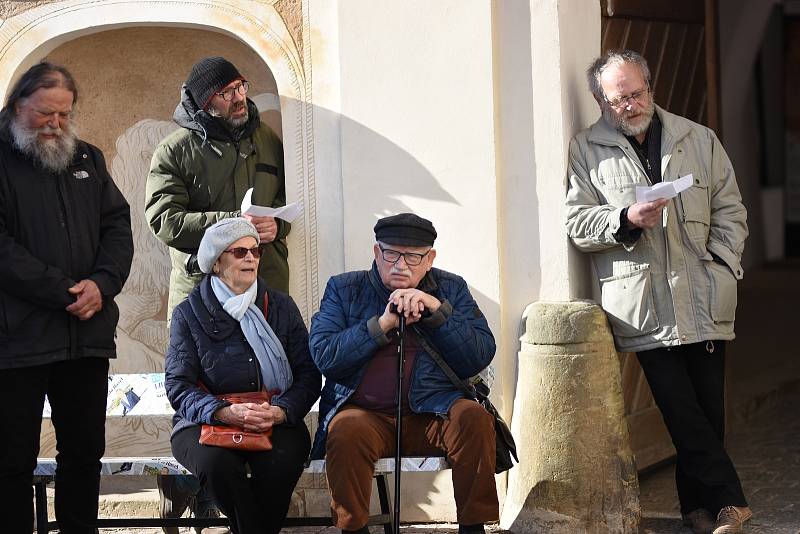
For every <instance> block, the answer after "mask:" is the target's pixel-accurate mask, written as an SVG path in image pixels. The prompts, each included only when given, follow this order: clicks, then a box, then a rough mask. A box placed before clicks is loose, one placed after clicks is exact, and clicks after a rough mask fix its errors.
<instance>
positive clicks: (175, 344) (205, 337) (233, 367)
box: [164, 276, 322, 435]
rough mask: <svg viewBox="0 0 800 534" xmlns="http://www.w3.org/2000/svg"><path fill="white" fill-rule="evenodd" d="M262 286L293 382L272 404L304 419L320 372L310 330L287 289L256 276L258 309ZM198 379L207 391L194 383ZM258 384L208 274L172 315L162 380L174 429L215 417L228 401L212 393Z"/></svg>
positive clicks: (249, 354)
mask: <svg viewBox="0 0 800 534" xmlns="http://www.w3.org/2000/svg"><path fill="white" fill-rule="evenodd" d="M265 292H267V293H268V296H269V305H268V307H267V323H269V325H270V327H272V330H273V331H274V332H275V335H276V336H277V337H278V339H279V340H280V342H281V345H283V349H284V350H285V351H286V356H287V358H288V359H289V365H290V366H291V368H292V375H293V377H294V379H293V384H292V387H291V388H289V390H288V391H286V392H285V393H284V394H283V395H281V397H280V398H279V399H276V400H275V401H274V404H275V405H276V406H280V407H282V408H283V409H284V410H286V424H297V423H298V422H300V423H302V420H303V417H305V415H306V414H307V413H308V412H309V410H311V406H312V405H313V404H314V402H316V400H317V399H318V398H319V392H320V388H321V387H322V377H321V375H320V372H319V370H317V366H316V365H314V361H313V360H312V359H311V356H310V355H309V352H308V331H307V330H306V326H305V324H304V323H303V318H302V317H301V315H300V310H298V309H297V305H295V303H294V301H293V300H292V298H291V297H290V296H289V295H287V294H286V293H281V292H280V291H275V290H271V289H270V290H267V287H266V285H265V283H264V281H263V280H262V279H260V278H259V279H258V297H257V298H256V306H258V308H259V309H261V310H263V309H264V293H265ZM200 381H202V383H203V384H204V385H205V386H206V387H207V388H208V390H209V391H210V393H208V392H206V391H203V390H202V389H200V387H198V382H200ZM260 385H261V373H260V369H259V365H258V360H257V359H256V355H255V353H254V352H253V349H252V348H251V347H250V345H249V344H248V343H247V340H246V339H245V337H244V333H243V332H242V329H241V327H240V325H239V322H238V321H237V320H236V319H234V318H233V317H231V316H230V315H228V313H227V312H226V311H225V310H224V309H223V308H222V305H221V304H220V302H219V300H218V299H217V297H216V295H214V290H213V289H212V288H211V277H210V276H206V277H205V278H203V280H202V282H200V285H198V286H197V287H196V288H194V290H193V291H192V292H191V293H190V294H189V297H188V298H187V299H186V300H185V301H183V302H182V303H181V304H179V305H178V307H177V308H175V312H174V313H173V315H172V323H171V325H170V335H169V348H168V349H167V361H166V372H165V381H164V386H165V388H166V390H167V397H168V398H169V402H170V403H171V404H172V407H173V408H174V409H175V417H174V419H173V425H174V426H173V435H174V434H175V432H177V431H179V430H181V429H183V428H186V427H187V426H192V425H197V424H202V423H206V424H210V423H213V422H214V421H213V420H212V416H213V415H214V412H215V411H217V410H218V409H219V408H221V407H223V406H225V405H226V403H225V402H223V401H220V400H219V399H217V398H216V397H214V395H221V394H223V393H241V392H245V391H258V390H259V389H260Z"/></svg>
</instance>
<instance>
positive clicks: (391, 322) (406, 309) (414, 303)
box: [378, 288, 442, 333]
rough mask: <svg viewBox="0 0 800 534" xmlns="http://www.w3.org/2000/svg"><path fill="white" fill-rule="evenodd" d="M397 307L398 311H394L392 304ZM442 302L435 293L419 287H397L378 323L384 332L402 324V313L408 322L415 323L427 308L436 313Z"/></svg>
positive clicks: (408, 323)
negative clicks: (429, 292)
mask: <svg viewBox="0 0 800 534" xmlns="http://www.w3.org/2000/svg"><path fill="white" fill-rule="evenodd" d="M393 304H394V305H395V306H396V307H397V313H395V312H394V311H392V305H393ZM441 305H442V303H441V302H439V299H437V298H436V297H434V296H433V295H429V294H428V293H425V292H424V291H420V290H419V289H413V288H410V289H395V290H394V291H393V292H392V294H391V295H389V302H387V303H386V308H385V309H384V310H383V315H381V316H380V317H379V318H378V324H379V325H380V327H381V330H383V332H384V333H386V332H388V331H390V330H392V329H393V328H397V327H398V326H400V314H402V315H403V316H404V317H405V318H406V324H407V325H410V324H414V323H416V322H417V321H419V320H420V319H422V314H423V313H424V312H425V311H426V310H427V311H428V312H430V313H434V312H436V311H437V310H438V309H439V306H441Z"/></svg>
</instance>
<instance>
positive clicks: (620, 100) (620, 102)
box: [603, 83, 650, 109]
mask: <svg viewBox="0 0 800 534" xmlns="http://www.w3.org/2000/svg"><path fill="white" fill-rule="evenodd" d="M649 94H650V84H649V83H648V84H645V86H644V87H642V88H641V89H639V90H638V91H634V92H633V93H631V94H629V95H625V96H619V97H617V98H615V99H614V100H613V101H612V100H609V99H608V97H607V96H606V95H605V94H603V100H605V101H606V104H608V105H609V106H611V107H612V108H614V109H619V108H621V107H623V106H625V105H627V104H628V102H629V101H630V100H635V101H636V102H637V103H639V104H643V103H644V102H642V99H643V98H644V97H645V96H647V95H649Z"/></svg>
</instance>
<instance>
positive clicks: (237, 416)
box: [214, 402, 286, 432]
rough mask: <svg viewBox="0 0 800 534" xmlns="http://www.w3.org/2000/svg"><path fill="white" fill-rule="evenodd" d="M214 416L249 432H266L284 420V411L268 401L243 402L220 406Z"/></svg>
mask: <svg viewBox="0 0 800 534" xmlns="http://www.w3.org/2000/svg"><path fill="white" fill-rule="evenodd" d="M214 417H215V418H216V419H217V420H219V421H222V422H223V423H225V424H226V425H231V426H238V427H240V428H242V429H244V430H247V431H249V432H266V431H267V430H269V429H270V428H272V427H273V426H274V425H280V424H281V423H283V422H285V421H286V412H284V411H283V408H281V407H279V406H272V405H271V404H270V403H268V402H262V403H261V404H259V403H255V402H243V403H240V404H231V405H229V406H225V407H223V408H220V409H219V410H217V411H216V412H215V413H214Z"/></svg>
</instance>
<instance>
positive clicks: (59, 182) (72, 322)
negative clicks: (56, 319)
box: [53, 173, 78, 359]
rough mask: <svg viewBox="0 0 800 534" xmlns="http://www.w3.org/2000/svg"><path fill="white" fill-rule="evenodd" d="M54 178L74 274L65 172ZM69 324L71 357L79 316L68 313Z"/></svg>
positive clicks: (74, 351)
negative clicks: (65, 200) (65, 198)
mask: <svg viewBox="0 0 800 534" xmlns="http://www.w3.org/2000/svg"><path fill="white" fill-rule="evenodd" d="M53 176H54V179H55V181H56V192H57V193H58V202H59V204H60V205H59V210H58V216H59V222H60V223H61V227H62V228H64V231H65V232H66V234H67V249H68V250H67V258H68V265H69V274H70V275H72V273H73V271H74V268H73V265H72V236H71V234H70V229H69V224H68V222H67V204H66V202H64V196H65V191H62V187H64V186H65V185H66V184H65V183H64V182H65V177H64V173H58V174H54V175H53ZM67 315H68V317H67V321H68V322H67V325H68V328H69V357H70V359H72V358H74V357H75V353H76V351H77V346H76V345H77V344H78V332H77V321H78V319H77V317H75V316H74V315H72V314H67Z"/></svg>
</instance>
